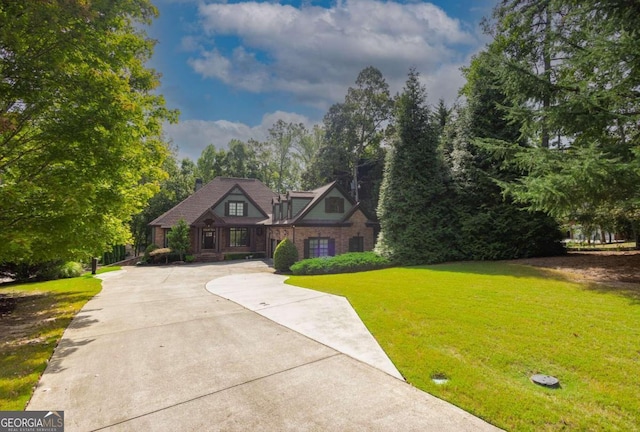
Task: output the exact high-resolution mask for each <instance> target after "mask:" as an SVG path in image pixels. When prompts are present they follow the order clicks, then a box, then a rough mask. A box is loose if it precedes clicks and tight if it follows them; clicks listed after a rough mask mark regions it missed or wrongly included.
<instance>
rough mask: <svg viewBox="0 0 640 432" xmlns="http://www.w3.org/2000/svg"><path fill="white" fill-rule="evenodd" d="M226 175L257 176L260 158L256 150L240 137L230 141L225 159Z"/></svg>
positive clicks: (239, 176)
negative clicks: (257, 156)
mask: <svg viewBox="0 0 640 432" xmlns="http://www.w3.org/2000/svg"><path fill="white" fill-rule="evenodd" d="M224 167H225V170H226V171H225V175H226V176H229V177H238V178H257V174H258V160H257V158H256V154H255V152H254V150H253V149H252V148H251V147H249V146H248V145H247V143H244V142H242V141H240V140H238V139H232V140H231V141H230V142H229V150H228V151H227V153H226V156H225V160H224Z"/></svg>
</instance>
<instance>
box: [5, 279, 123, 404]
mask: <svg viewBox="0 0 640 432" xmlns="http://www.w3.org/2000/svg"><path fill="white" fill-rule="evenodd" d="M118 269H119V267H108V268H104V269H102V271H100V273H104V272H105V271H113V270H118ZM100 288H101V281H100V280H99V279H96V278H94V277H92V276H91V275H85V276H81V277H77V278H72V279H60V280H54V281H49V282H36V283H25V284H15V285H9V286H7V287H0V296H2V299H0V300H2V301H1V302H0V303H2V304H3V309H6V306H7V304H9V303H11V304H12V305H13V306H12V308H11V309H13V310H11V311H9V312H7V311H6V310H5V312H4V313H3V314H2V315H1V316H0V410H1V411H5V410H6V411H8V410H14V411H15V410H23V409H25V407H26V405H27V402H29V399H30V398H31V395H32V394H33V390H34V388H35V386H36V384H37V383H38V380H39V379H40V376H41V375H42V373H43V372H44V370H45V368H46V366H47V363H48V361H49V358H50V357H51V355H52V354H53V350H54V349H55V347H56V346H57V344H58V342H59V341H60V338H61V337H62V334H63V333H64V331H65V329H66V328H67V327H68V326H69V324H70V323H71V320H72V319H73V318H74V317H75V315H76V314H77V313H78V311H80V309H81V308H82V307H83V306H84V305H85V303H86V302H87V301H89V300H90V299H91V298H92V297H93V296H94V295H96V294H97V293H98V292H99V291H100Z"/></svg>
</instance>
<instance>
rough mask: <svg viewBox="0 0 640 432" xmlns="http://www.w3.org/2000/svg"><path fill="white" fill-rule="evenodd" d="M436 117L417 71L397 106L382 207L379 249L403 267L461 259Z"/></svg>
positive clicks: (386, 168)
mask: <svg viewBox="0 0 640 432" xmlns="http://www.w3.org/2000/svg"><path fill="white" fill-rule="evenodd" d="M430 118H431V114H430V111H429V108H428V106H427V103H426V90H425V88H424V87H423V86H422V85H421V84H420V82H419V75H418V73H417V72H416V71H415V70H414V69H412V70H411V71H410V72H409V78H408V80H407V82H406V84H405V87H404V91H403V93H402V94H401V95H400V97H399V98H398V100H397V103H396V106H395V113H394V128H395V133H396V136H395V138H394V140H393V146H392V148H391V149H390V150H389V152H388V154H387V161H386V166H385V171H384V178H383V182H382V186H381V191H380V203H379V205H378V217H379V219H380V225H381V231H382V234H381V238H380V244H379V245H378V247H377V249H378V250H379V251H382V252H383V253H384V254H385V255H387V256H388V257H389V258H390V259H392V260H393V261H395V262H401V263H403V264H423V263H435V262H442V261H446V260H451V259H455V258H457V257H459V254H458V253H457V248H456V246H455V241H454V235H453V233H454V230H453V226H452V224H451V221H452V220H455V218H452V217H451V212H452V208H451V206H450V205H451V203H452V200H451V196H450V194H449V191H448V188H447V185H446V183H445V175H444V174H445V173H444V165H443V160H442V156H441V153H440V151H439V149H438V138H437V131H436V130H435V128H434V126H433V123H432V122H431V121H430Z"/></svg>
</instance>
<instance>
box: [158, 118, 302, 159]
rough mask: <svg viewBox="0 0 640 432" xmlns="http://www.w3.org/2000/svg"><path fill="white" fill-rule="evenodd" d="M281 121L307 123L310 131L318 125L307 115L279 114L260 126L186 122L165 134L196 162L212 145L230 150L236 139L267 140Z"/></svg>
mask: <svg viewBox="0 0 640 432" xmlns="http://www.w3.org/2000/svg"><path fill="white" fill-rule="evenodd" d="M278 120H283V121H285V122H287V123H303V124H304V125H305V126H307V127H308V128H311V127H312V126H313V124H314V122H312V121H311V120H310V119H308V118H307V117H305V116H303V115H300V114H296V113H289V112H283V111H276V112H272V113H267V114H265V115H264V116H263V117H262V121H261V122H260V124H258V125H256V126H248V125H246V124H244V123H238V122H230V121H227V120H215V121H206V120H184V121H181V122H180V123H178V124H166V125H165V127H164V131H165V134H166V135H167V136H168V137H171V139H172V140H173V143H174V144H175V145H176V146H177V147H178V155H179V157H180V158H184V157H188V158H190V159H192V160H193V161H196V160H197V159H198V157H200V153H202V150H203V149H204V148H205V147H206V146H208V145H209V144H213V145H214V146H215V147H217V148H219V149H222V148H227V146H228V144H229V141H231V140H232V139H239V140H240V141H245V142H246V141H248V140H249V139H251V138H253V139H256V140H259V141H264V140H265V139H266V138H267V135H268V130H269V128H270V127H271V126H273V124H274V123H276V122H277V121H278Z"/></svg>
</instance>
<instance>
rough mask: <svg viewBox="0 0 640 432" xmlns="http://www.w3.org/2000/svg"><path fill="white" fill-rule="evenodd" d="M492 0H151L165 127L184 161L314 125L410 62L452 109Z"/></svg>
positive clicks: (393, 83)
mask: <svg viewBox="0 0 640 432" xmlns="http://www.w3.org/2000/svg"><path fill="white" fill-rule="evenodd" d="M496 2H497V0H433V1H431V2H426V1H424V2H423V1H416V0H408V1H402V0H395V1H394V0H388V1H379V0H334V1H325V0H322V1H319V0H302V1H300V0H295V1H293V0H282V1H275V0H273V1H259V0H256V1H242V0H229V1H211V0H208V1H207V0H154V1H153V3H154V4H155V5H156V7H157V8H158V11H159V14H160V16H159V18H158V19H156V20H155V21H154V23H153V24H152V25H151V26H150V27H149V28H148V29H147V34H148V35H149V37H151V38H152V39H154V40H156V47H155V51H154V55H153V57H152V59H151V60H150V61H149V63H148V66H149V67H151V68H153V69H155V70H156V71H157V72H159V73H160V74H161V85H160V88H159V90H158V91H159V92H160V93H161V94H163V95H164V97H165V99H166V102H167V107H168V108H171V109H177V110H179V111H180V121H179V123H178V124H172V125H169V124H167V125H166V126H165V134H166V137H167V138H168V139H169V140H171V141H172V142H173V144H174V146H176V147H177V148H178V155H179V157H180V158H183V157H189V158H191V159H192V160H194V161H196V160H197V159H198V157H199V156H200V153H201V152H202V150H203V149H204V148H205V147H206V146H207V145H209V144H213V145H215V146H216V147H217V148H219V149H221V148H227V145H228V143H229V141H230V140H232V139H234V138H235V139H239V140H242V141H247V140H248V139H250V138H254V139H257V140H265V139H266V137H267V131H268V129H269V128H270V127H271V126H272V125H273V124H274V123H275V122H276V121H278V120H279V119H282V120H284V121H285V122H295V123H300V122H301V123H304V124H305V125H306V126H307V127H309V128H311V127H312V126H313V125H314V124H319V123H322V118H323V117H324V115H325V113H326V112H327V110H328V108H329V107H330V106H331V105H333V104H334V103H339V102H342V101H343V100H344V96H345V95H346V92H347V89H348V88H349V87H350V86H354V85H355V80H356V78H357V76H358V73H359V72H360V71H361V70H362V69H364V68H366V67H368V66H374V67H376V68H378V69H379V70H380V71H381V72H382V74H383V75H384V77H385V79H386V81H387V83H388V84H389V87H390V90H391V93H392V94H396V93H398V92H400V91H401V90H402V87H403V85H404V83H405V81H406V79H407V73H408V72H409V69H410V68H412V67H414V68H416V70H417V71H418V72H419V73H420V76H421V80H422V83H423V84H424V85H425V86H426V88H427V94H428V101H429V103H431V104H433V105H435V104H436V103H437V102H438V100H439V99H440V98H442V99H444V101H445V102H446V103H447V105H448V106H450V105H452V104H453V103H454V102H455V100H456V98H457V94H458V90H459V88H460V87H461V86H462V84H463V83H464V79H463V78H462V74H461V72H460V67H462V66H466V65H468V64H469V61H470V59H471V57H472V56H473V54H475V53H477V52H478V51H480V50H481V49H482V48H483V47H484V45H485V44H486V43H487V42H488V40H487V37H486V36H485V35H483V34H482V31H481V29H480V26H479V23H480V21H481V19H482V17H483V16H490V14H491V9H492V8H493V6H494V5H495V4H496Z"/></svg>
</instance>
